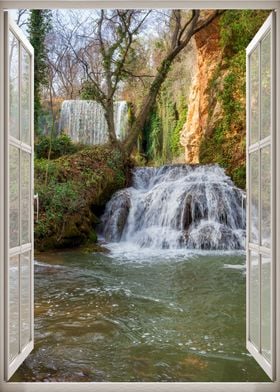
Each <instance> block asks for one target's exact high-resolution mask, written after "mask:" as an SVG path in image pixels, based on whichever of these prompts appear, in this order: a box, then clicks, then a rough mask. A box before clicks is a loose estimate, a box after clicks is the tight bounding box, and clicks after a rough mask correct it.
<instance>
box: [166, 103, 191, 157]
mask: <svg viewBox="0 0 280 392" xmlns="http://www.w3.org/2000/svg"><path fill="white" fill-rule="evenodd" d="M187 113H188V108H187V106H186V104H185V100H183V99H182V103H181V108H180V111H179V118H178V121H177V124H176V126H175V128H174V129H173V131H172V133H171V135H170V149H171V152H172V156H173V157H177V156H179V155H180V154H181V153H182V152H183V150H184V149H183V147H182V145H181V143H180V133H181V131H182V128H183V126H184V124H185V122H186V120H187Z"/></svg>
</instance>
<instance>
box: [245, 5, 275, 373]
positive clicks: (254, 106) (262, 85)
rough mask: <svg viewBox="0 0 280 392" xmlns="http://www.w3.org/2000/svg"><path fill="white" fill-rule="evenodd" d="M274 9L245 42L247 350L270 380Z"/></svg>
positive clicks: (272, 366) (272, 369) (272, 353)
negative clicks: (248, 42) (246, 42)
mask: <svg viewBox="0 0 280 392" xmlns="http://www.w3.org/2000/svg"><path fill="white" fill-rule="evenodd" d="M275 51H276V46H275V14H274V12H273V13H271V14H270V16H269V17H268V19H267V20H266V21H265V23H264V24H263V26H262V27H261V29H260V30H259V31H258V33H257V34H256V35H255V37H254V39H253V40H252V41H251V43H250V44H249V46H248V47H247V51H246V57H247V86H246V94H247V105H246V106H247V285H246V288H247V349H248V350H249V352H250V353H251V354H252V356H253V357H254V358H255V359H256V361H257V362H258V363H259V365H260V366H261V367H262V368H263V369H264V371H265V372H266V373H267V374H268V376H269V377H270V378H271V379H272V380H274V379H275V144H276V143H275V128H276V126H275V112H276V111H275V109H276V108H275Z"/></svg>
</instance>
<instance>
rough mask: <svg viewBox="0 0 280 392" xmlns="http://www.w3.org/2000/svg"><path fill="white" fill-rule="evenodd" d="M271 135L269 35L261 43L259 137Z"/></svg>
mask: <svg viewBox="0 0 280 392" xmlns="http://www.w3.org/2000/svg"><path fill="white" fill-rule="evenodd" d="M270 133H271V33H269V34H267V36H266V37H265V39H264V40H263V41H262V43H261V137H262V138H264V137H266V136H269V135H270Z"/></svg>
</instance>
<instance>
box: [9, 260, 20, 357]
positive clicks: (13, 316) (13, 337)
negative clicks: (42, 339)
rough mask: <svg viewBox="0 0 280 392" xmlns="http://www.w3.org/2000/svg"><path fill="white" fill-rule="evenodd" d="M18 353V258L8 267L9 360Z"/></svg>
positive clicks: (11, 261)
mask: <svg viewBox="0 0 280 392" xmlns="http://www.w3.org/2000/svg"><path fill="white" fill-rule="evenodd" d="M18 353H19V256H14V257H11V258H10V265H9V360H10V362H11V361H12V359H13V358H15V357H16V355H17V354H18Z"/></svg>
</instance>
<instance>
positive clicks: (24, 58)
mask: <svg viewBox="0 0 280 392" xmlns="http://www.w3.org/2000/svg"><path fill="white" fill-rule="evenodd" d="M21 72H22V74H21V122H20V124H21V140H22V141H23V142H24V143H26V144H30V56H29V54H28V53H27V52H26V50H25V49H24V47H23V46H22V47H21Z"/></svg>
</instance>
